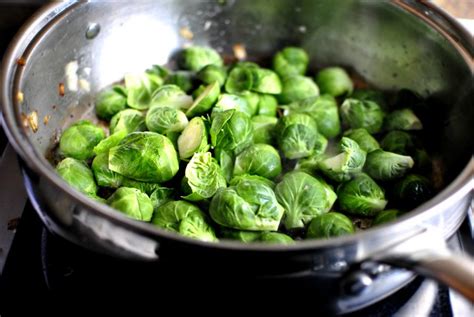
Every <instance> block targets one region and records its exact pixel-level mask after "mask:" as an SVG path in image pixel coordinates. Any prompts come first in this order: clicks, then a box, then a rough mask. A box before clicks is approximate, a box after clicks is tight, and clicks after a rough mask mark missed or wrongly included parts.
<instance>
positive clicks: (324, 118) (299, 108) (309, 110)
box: [287, 95, 341, 138]
mask: <svg viewBox="0 0 474 317" xmlns="http://www.w3.org/2000/svg"><path fill="white" fill-rule="evenodd" d="M287 108H288V110H289V113H294V112H296V113H305V114H307V115H309V116H311V117H312V118H313V119H314V121H316V125H317V126H318V132H319V133H321V134H322V135H324V136H325V137H326V138H334V137H336V136H337V135H339V133H341V123H340V120H339V109H338V107H337V102H336V99H334V97H332V96H330V95H322V96H318V97H310V98H306V99H302V100H299V101H296V102H292V103H290V104H289V105H288V106H287Z"/></svg>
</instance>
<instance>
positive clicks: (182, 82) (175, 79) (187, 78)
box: [165, 70, 194, 93]
mask: <svg viewBox="0 0 474 317" xmlns="http://www.w3.org/2000/svg"><path fill="white" fill-rule="evenodd" d="M193 76H194V73H192V72H189V71H182V70H178V71H177V72H174V73H172V74H170V75H169V76H168V77H167V78H166V80H165V84H166V85H176V86H178V87H179V88H181V89H182V90H183V91H184V92H186V93H187V92H190V91H191V89H193Z"/></svg>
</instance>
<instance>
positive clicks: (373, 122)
mask: <svg viewBox="0 0 474 317" xmlns="http://www.w3.org/2000/svg"><path fill="white" fill-rule="evenodd" d="M340 111H341V117H342V122H343V123H344V124H345V125H347V126H348V127H350V128H352V129H358V128H364V129H366V130H367V132H369V133H370V134H374V133H377V132H380V130H381V129H382V124H383V119H384V116H385V114H384V112H383V110H382V109H381V108H380V106H379V105H378V104H376V103H375V102H373V101H369V100H357V99H352V98H348V99H346V100H345V101H344V102H343V103H342V105H341V109H340Z"/></svg>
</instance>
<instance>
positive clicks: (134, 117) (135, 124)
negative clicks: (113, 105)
mask: <svg viewBox="0 0 474 317" xmlns="http://www.w3.org/2000/svg"><path fill="white" fill-rule="evenodd" d="M109 129H110V134H115V133H117V132H119V131H121V130H125V131H127V134H128V133H132V132H135V131H144V130H146V124H145V116H144V115H143V113H141V112H140V111H138V110H134V109H125V110H122V111H120V112H119V113H117V114H116V115H115V116H113V117H112V120H110V126H109Z"/></svg>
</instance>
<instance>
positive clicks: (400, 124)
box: [383, 108, 423, 131]
mask: <svg viewBox="0 0 474 317" xmlns="http://www.w3.org/2000/svg"><path fill="white" fill-rule="evenodd" d="M383 127H384V129H385V130H387V131H392V130H421V129H423V125H422V124H421V121H420V119H418V117H417V116H416V115H415V113H414V112H413V110H411V109H408V108H405V109H400V110H395V111H393V112H391V113H389V114H388V116H387V117H386V118H385V122H384V126H383Z"/></svg>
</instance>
